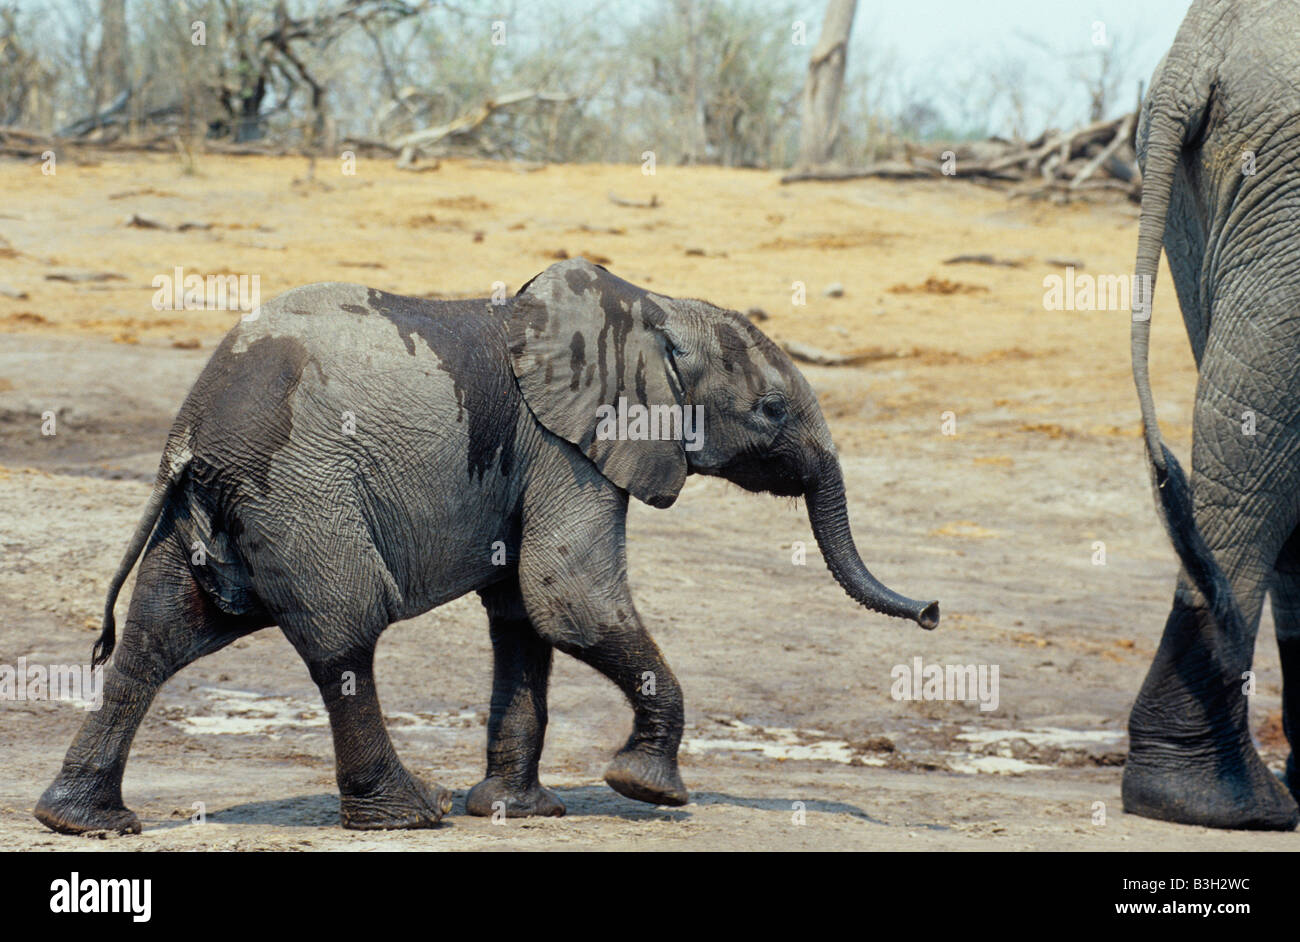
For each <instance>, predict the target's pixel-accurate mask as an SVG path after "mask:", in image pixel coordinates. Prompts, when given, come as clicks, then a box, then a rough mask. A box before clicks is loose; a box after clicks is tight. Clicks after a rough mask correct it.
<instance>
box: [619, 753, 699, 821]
mask: <svg viewBox="0 0 1300 942" xmlns="http://www.w3.org/2000/svg"><path fill="white" fill-rule="evenodd" d="M605 784H607V785H608V786H609V787H610V788H612V789H614V791H616V792H618V793H619V794H620V795H623V796H625V797H627V798H634V799H636V800H637V801H644V802H648V803H649V804H652V805H672V806H674V807H676V806H677V805H684V804H686V802H687V801H689V800H690V795H689V794H688V793H687V791H686V785H685V783H683V782H682V777H681V775H680V774H679V773H678V771H677V760H676V759H674V758H669V757H666V756H655V755H650V754H648V753H645V752H640V751H637V750H635V749H627V750H624V751H623V752H620V753H619V754H618V755H616V756H614V761H613V762H611V763H610V764H609V768H608V769H606V770H605Z"/></svg>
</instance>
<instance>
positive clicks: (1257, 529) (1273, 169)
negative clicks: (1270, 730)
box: [1123, 0, 1300, 829]
mask: <svg viewBox="0 0 1300 942" xmlns="http://www.w3.org/2000/svg"><path fill="white" fill-rule="evenodd" d="M1138 145H1139V148H1138V149H1139V155H1140V156H1141V158H1142V159H1143V161H1144V185H1143V197H1142V220H1141V229H1140V234H1139V240H1138V257H1137V273H1138V275H1139V277H1140V278H1141V277H1146V278H1149V279H1150V281H1151V283H1153V284H1154V280H1155V273H1156V266H1157V263H1158V262H1159V258H1160V249H1161V244H1162V242H1163V245H1164V248H1165V250H1166V251H1167V253H1168V257H1169V267H1170V269H1171V270H1172V272H1173V278H1174V284H1175V287H1176V288H1177V291H1178V301H1179V304H1180V306H1181V307H1182V311H1183V319H1184V322H1185V324H1186V326H1187V334H1188V337H1189V339H1190V340H1191V345H1192V352H1193V354H1194V356H1195V358H1196V363H1197V368H1198V371H1199V376H1200V381H1199V384H1198V386H1197V390H1196V405H1195V412H1194V419H1193V435H1194V439H1193V444H1192V473H1191V480H1190V489H1189V484H1188V481H1187V479H1186V478H1185V477H1184V475H1183V472H1182V469H1181V468H1180V467H1179V466H1178V463H1177V461H1175V460H1174V458H1173V456H1172V455H1171V454H1170V453H1169V451H1168V450H1167V449H1166V448H1165V447H1164V446H1163V445H1162V444H1161V442H1160V432H1159V428H1158V426H1157V424H1156V417H1155V407H1154V404H1153V402H1152V399H1151V389H1150V384H1149V381H1148V379H1147V349H1148V334H1149V328H1150V322H1149V319H1144V318H1142V316H1141V312H1140V311H1139V310H1138V309H1137V308H1136V307H1135V318H1134V323H1133V366H1134V376H1135V379H1136V381H1137V387H1138V393H1139V398H1140V401H1141V404H1142V416H1143V423H1144V426H1145V430H1146V443H1147V452H1148V457H1149V458H1150V459H1151V461H1152V465H1153V476H1154V481H1155V485H1156V495H1157V501H1158V503H1159V504H1160V507H1161V510H1162V513H1163V515H1164V518H1165V522H1166V524H1167V527H1168V529H1169V532H1170V535H1171V537H1172V539H1173V542H1174V546H1175V548H1176V549H1177V551H1178V554H1179V557H1180V559H1181V561H1182V563H1183V568H1182V572H1181V573H1180V575H1179V578H1178V585H1177V590H1176V592H1175V594H1174V601H1173V608H1172V611H1171V612H1170V614H1169V618H1168V621H1167V623H1166V625H1165V630H1164V635H1163V637H1162V639H1161V642H1160V648H1159V650H1158V651H1157V653H1156V657H1155V661H1154V663H1153V664H1152V665H1151V669H1150V671H1149V673H1148V674H1147V678H1146V681H1145V683H1144V684H1143V686H1142V690H1141V692H1140V694H1139V695H1138V698H1137V701H1136V703H1135V704H1134V706H1133V711H1132V714H1131V716H1130V718H1129V737H1130V748H1129V756H1128V761H1127V763H1126V765H1125V767H1124V783H1123V796H1124V808H1125V810H1126V811H1130V812H1133V813H1136V814H1140V815H1145V816H1147V817H1152V818H1160V819H1163V820H1167V821H1177V822H1182V823H1186V824H1199V825H1207V826H1210V827H1222V828H1261V829H1264V828H1267V829H1290V828H1293V827H1295V825H1296V822H1297V809H1296V802H1295V800H1294V796H1295V795H1297V794H1300V791H1298V790H1300V776H1298V775H1297V769H1296V758H1295V750H1296V744H1297V743H1296V737H1297V736H1298V735H1300V529H1298V527H1300V3H1298V2H1296V0H1271V2H1261V0H1237V2H1231V3H1229V2H1222V0H1216V2H1197V3H1195V4H1194V5H1193V6H1192V8H1191V10H1190V12H1189V13H1188V14H1187V18H1186V20H1185V21H1184V23H1183V25H1182V28H1181V29H1180V30H1179V32H1178V36H1177V38H1176V39H1175V41H1174V45H1173V48H1171V49H1170V51H1169V53H1168V54H1167V55H1166V56H1165V58H1164V60H1163V61H1162V62H1161V64H1160V66H1159V68H1158V69H1157V70H1156V73H1155V76H1154V78H1153V79H1152V82H1151V90H1150V93H1149V94H1148V95H1147V99H1146V101H1145V102H1144V103H1143V107H1142V116H1141V121H1140V124H1139V129H1138ZM1246 152H1250V153H1252V154H1253V155H1254V169H1255V172H1254V174H1253V175H1248V174H1247V173H1244V172H1243V170H1244V169H1246V168H1247V164H1246V158H1245V156H1244V155H1245V154H1246ZM1148 311H1149V308H1148ZM1252 421H1253V423H1254V434H1253V435H1251V434H1248V432H1249V431H1250V423H1251V422H1252ZM1266 594H1267V595H1270V596H1271V599H1272V604H1273V616H1274V620H1275V622H1276V625H1277V641H1278V648H1279V652H1280V655H1281V661H1282V675H1283V683H1284V690H1283V724H1284V727H1285V730H1286V735H1287V738H1288V740H1289V741H1290V744H1291V755H1290V757H1289V758H1288V760H1287V781H1288V783H1289V789H1288V787H1284V786H1283V785H1282V784H1281V783H1279V781H1278V780H1277V778H1275V777H1274V776H1273V775H1272V774H1270V773H1269V771H1268V769H1267V768H1266V767H1265V766H1264V764H1263V762H1262V761H1261V760H1260V758H1259V755H1258V753H1257V752H1256V750H1255V747H1254V745H1253V743H1252V741H1251V737H1250V731H1249V728H1248V723H1247V720H1248V715H1247V714H1248V701H1247V696H1246V690H1245V688H1246V681H1245V679H1244V678H1243V674H1244V673H1245V672H1246V671H1249V670H1250V667H1251V663H1252V660H1253V657H1254V648H1255V635H1256V632H1257V630H1258V627H1259V619H1260V613H1261V608H1262V606H1263V601H1264V596H1265V595H1266ZM1288 792H1290V793H1288Z"/></svg>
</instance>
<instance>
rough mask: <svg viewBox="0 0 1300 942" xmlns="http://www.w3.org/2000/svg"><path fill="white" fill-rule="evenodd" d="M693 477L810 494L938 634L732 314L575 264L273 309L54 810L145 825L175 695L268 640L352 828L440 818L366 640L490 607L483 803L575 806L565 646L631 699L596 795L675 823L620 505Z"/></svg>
mask: <svg viewBox="0 0 1300 942" xmlns="http://www.w3.org/2000/svg"><path fill="white" fill-rule="evenodd" d="M692 472H693V473H699V474H707V475H716V476H719V477H723V478H726V479H728V480H730V481H733V482H735V483H736V484H739V485H740V486H742V487H744V488H746V489H748V490H752V491H766V492H769V493H773V494H780V495H788V496H794V495H803V496H804V497H805V498H806V499H807V506H808V517H809V520H810V521H811V523H812V528H813V533H814V535H815V536H816V538H817V541H818V544H819V545H820V547H821V549H822V552H823V555H824V556H825V558H826V562H827V564H828V565H829V567H830V569H831V572H832V573H833V574H834V576H835V578H836V579H837V580H838V581H839V583H840V584H841V585H842V586H843V587H844V589H845V590H846V591H847V592H848V594H849V595H850V596H852V597H853V598H854V599H856V600H858V601H859V602H861V603H862V604H864V605H866V606H867V607H869V608H872V609H874V610H876V611H879V612H883V613H885V614H888V615H895V616H900V617H905V618H910V619H913V620H915V621H917V622H918V623H920V624H921V625H922V626H924V627H926V628H933V627H935V625H936V624H937V623H938V619H939V611H938V604H937V603H934V602H930V603H926V602H916V601H912V600H911V599H907V598H904V597H903V596H901V595H898V594H897V593H895V592H893V591H891V590H890V589H887V588H886V587H885V586H884V585H882V584H881V583H879V582H877V581H876V579H875V578H873V577H872V575H871V573H870V572H868V571H867V568H866V567H865V566H864V565H863V563H862V560H861V558H860V557H859V556H858V552H857V549H856V548H855V547H854V543H853V538H852V536H851V534H850V532H849V522H848V520H849V518H848V510H847V507H846V502H845V493H844V480H843V477H842V475H841V473H840V465H839V461H838V459H837V457H836V454H835V447H834V445H833V444H832V442H831V436H830V432H829V430H828V429H827V427H826V422H825V420H824V419H823V418H822V414H821V410H820V408H819V407H818V404H817V397H816V396H815V395H814V393H813V391H812V389H811V388H810V387H809V386H808V383H807V381H806V380H805V379H804V378H803V376H802V375H801V374H800V373H799V371H798V370H797V369H795V367H794V365H793V364H792V363H791V362H790V359H789V358H788V357H787V356H786V355H785V354H784V353H783V352H782V351H781V350H780V349H779V348H778V347H777V346H776V345H775V344H773V343H772V341H771V340H769V339H768V338H767V337H765V336H764V335H763V334H762V333H761V332H760V331H759V330H758V329H757V328H756V327H754V326H753V325H752V324H750V323H749V322H748V321H747V320H746V319H745V318H744V317H742V316H741V315H739V314H736V313H734V312H732V311H725V310H722V309H720V308H717V307H714V306H713V305H711V304H708V303H706V302H703V301H690V300H680V299H675V298H668V297H664V296H661V295H657V294H652V293H650V292H648V291H645V290H644V289H641V288H638V287H636V286H634V285H631V284H628V283H627V282H625V281H622V280H621V279H619V278H616V277H615V276H613V275H611V274H610V273H609V272H608V271H606V270H605V269H603V268H600V267H598V266H595V265H592V264H590V263H589V262H586V261H584V260H582V259H574V260H570V261H565V262H561V263H559V264H557V265H553V266H551V267H550V268H548V269H547V270H546V271H545V272H543V273H542V274H540V275H539V276H537V277H536V278H534V279H533V280H532V281H530V282H529V283H528V284H527V285H525V286H524V288H523V289H521V291H520V292H519V294H517V295H516V296H515V297H513V298H511V299H508V300H503V301H502V303H500V304H495V303H493V302H492V301H489V300H487V299H481V300H471V301H448V302H442V301H425V300H421V299H418V298H405V297H398V296H396V295H391V294H386V293H384V292H382V291H376V290H373V289H367V288H364V287H362V286H360V285H345V284H323V285H309V286H307V287H305V288H298V289H295V290H293V291H290V292H289V293H287V294H284V295H281V296H280V297H278V298H276V299H275V300H273V301H271V302H268V303H267V304H266V305H264V306H262V307H261V308H260V309H259V311H258V313H257V315H256V316H255V317H250V318H248V319H246V320H245V322H243V323H241V324H240V325H239V326H237V327H236V328H235V329H234V330H232V331H231V332H230V334H229V335H227V337H226V339H225V340H224V341H223V343H222V344H221V346H220V348H219V349H218V350H217V352H216V353H215V354H214V355H213V357H212V360H211V361H210V362H209V363H208V365H207V367H206V368H205V369H204V370H203V373H202V374H201V375H200V376H199V379H198V381H197V382H196V383H195V386H194V389H193V390H192V391H191V393H190V395H189V397H188V398H187V399H186V401H185V404H184V405H183V406H182V407H181V411H180V414H179V416H178V417H177V420H176V424H175V426H174V427H173V430H172V433H171V435H170V436H169V438H168V441H167V445H166V447H165V449H164V452H163V459H162V464H161V467H160V469H159V474H158V480H157V484H156V485H155V487H154V491H153V496H152V497H151V498H150V501H149V504H148V506H147V508H146V510H145V514H144V517H143V519H142V520H141V522H140V525H139V527H138V528H137V530H136V532H135V536H134V537H133V539H132V541H131V543H130V545H129V547H128V550H127V553H126V557H125V559H124V560H123V561H122V565H121V566H120V567H119V569H118V572H117V575H116V576H115V577H114V579H113V582H112V586H111V588H110V590H109V597H108V605H107V610H106V612H105V620H104V630H103V633H102V635H101V638H100V644H99V645H98V646H97V652H96V661H97V662H98V661H101V660H103V659H104V658H106V657H108V656H109V654H111V653H112V652H113V648H114V639H115V629H114V624H113V605H114V602H115V600H116V598H117V593H118V590H119V589H120V588H121V586H122V584H123V581H124V580H125V578H126V576H127V573H129V572H130V570H131V568H132V566H133V565H134V563H135V560H136V558H137V557H138V556H139V554H140V553H141V551H142V550H143V551H144V559H143V561H142V562H141V564H140V573H139V577H138V579H137V582H136V588H135V593H134V595H133V597H132V600H131V608H130V612H129V614H128V616H127V623H126V628H125V631H124V633H123V636H122V643H121V645H119V646H117V651H116V656H115V657H114V659H113V664H112V665H111V667H110V668H109V670H108V671H107V674H106V677H105V685H104V694H103V698H104V703H103V708H102V709H101V710H100V711H99V712H96V713H92V714H90V715H89V716H88V718H87V719H86V721H85V723H84V725H83V726H82V728H81V731H80V732H79V733H78V734H77V737H76V739H75V741H74V742H73V744H72V746H71V748H70V749H69V750H68V754H67V758H66V759H65V761H64V764H63V768H62V770H61V771H60V772H59V774H58V777H57V778H56V779H55V781H54V783H53V784H52V785H51V786H50V787H49V788H48V789H47V790H46V792H45V794H44V795H43V796H42V797H41V799H40V801H39V803H38V804H37V807H36V816H37V818H39V819H40V820H41V821H42V822H44V823H45V824H46V825H48V826H49V827H51V828H53V829H55V830H58V831H66V832H73V833H76V832H84V831H88V830H110V829H111V830H117V831H123V832H127V831H139V829H140V822H139V820H138V818H137V817H136V815H135V814H134V813H132V812H131V811H130V810H128V809H127V808H126V806H125V805H124V804H123V802H122V791H121V786H122V773H123V770H124V768H125V766H126V759H127V753H128V751H129V749H130V746H131V739H132V737H133V736H134V734H135V731H136V728H137V727H138V726H139V724H140V721H141V719H142V718H143V717H144V715H145V712H146V711H147V710H148V708H149V704H150V701H151V700H152V698H153V696H154V694H155V692H156V691H157V690H158V687H159V686H160V685H161V684H162V683H163V682H164V681H166V680H167V678H169V677H170V676H171V675H172V674H174V673H175V672H176V671H178V670H180V669H181V668H182V667H184V666H185V665H186V664H188V663H190V662H191V661H193V660H195V659H196V658H198V657H201V656H202V655H204V654H208V653H210V652H212V651H216V650H218V649H219V648H221V647H223V646H225V645H227V644H229V643H230V642H231V641H233V640H235V639H236V638H239V637H240V636H242V635H245V634H248V633H249V632H251V631H255V630H257V629H259V628H262V627H266V626H268V625H272V624H275V625H279V627H280V628H281V630H282V631H283V632H284V633H285V635H286V636H287V637H288V639H289V641H290V642H291V643H292V644H293V645H294V647H295V648H296V649H297V650H298V652H299V654H300V655H301V656H302V658H303V660H304V661H306V663H307V666H308V668H309V670H310V671H311V676H312V679H313V680H314V681H315V682H316V684H317V685H318V687H319V688H320V691H321V695H322V697H323V698H324V701H325V705H326V707H327V708H328V711H329V717H330V725H331V727H332V730H333V734H334V752H335V764H336V769H337V777H338V784H339V791H340V793H341V796H342V801H341V814H342V822H343V824H344V826H346V827H353V828H405V827H428V826H431V825H433V824H435V823H437V821H438V820H439V818H440V817H441V816H442V815H443V814H444V813H445V812H446V811H447V810H448V809H449V807H450V795H449V794H448V793H447V792H446V791H445V790H443V789H441V788H438V787H436V786H434V787H429V786H426V785H425V784H423V783H422V782H420V781H418V780H417V779H416V778H415V777H414V776H412V775H411V774H410V773H409V772H408V771H407V770H406V769H405V768H404V767H403V765H402V763H401V762H400V761H399V760H398V758H397V755H396V753H395V752H394V751H393V745H392V742H391V741H390V739H389V736H388V732H387V730H386V729H385V728H384V722H383V716H382V713H381V712H380V709H379V701H378V698H377V697H376V693H375V683H374V676H373V659H374V651H375V642H376V641H377V640H378V638H379V635H380V633H381V632H382V631H383V630H384V629H385V628H386V627H388V625H389V623H391V622H394V621H398V620H401V619H405V618H411V617H413V616H415V615H418V614H420V613H421V612H425V611H428V610H429V609H431V608H433V607H435V606H437V605H441V604H443V603H444V602H448V601H450V600H452V599H454V598H457V597H459V596H461V595H464V594H466V593H468V592H472V591H477V592H478V593H479V595H480V596H481V598H482V600H483V603H484V606H485V608H486V609H487V613H488V618H489V625H490V630H491V636H492V647H493V656H494V676H493V689H492V707H491V713H490V717H489V721H488V730H487V734H488V755H487V775H486V777H485V778H484V779H483V781H482V782H480V783H479V784H478V785H476V786H475V787H474V788H473V789H472V790H471V791H470V793H469V795H468V798H467V800H466V805H467V808H468V810H469V811H470V812H471V813H473V814H479V815H487V814H492V813H493V812H494V811H495V810H502V811H504V812H505V813H506V814H507V815H510V816H523V815H556V814H562V813H563V812H564V806H563V804H561V803H560V800H559V799H558V798H557V797H556V796H555V794H554V793H552V792H551V791H549V790H547V789H545V788H543V787H542V785H541V783H540V781H539V779H538V760H539V758H540V756H541V752H542V739H543V735H544V733H545V729H546V720H547V710H546V692H547V681H548V678H549V676H550V669H551V651H552V648H558V649H560V650H561V651H564V652H566V653H568V654H571V655H573V656H574V657H576V658H578V659H580V660H582V661H584V662H586V663H587V664H589V665H591V666H592V667H594V668H595V669H596V670H598V671H600V672H601V673H603V674H604V675H605V676H606V677H608V678H609V679H610V680H611V681H613V682H614V683H615V684H617V685H618V687H619V688H620V689H621V690H622V691H623V692H624V694H626V695H627V697H628V699H629V701H631V704H632V708H633V713H634V723H633V730H632V734H631V736H630V737H629V739H628V741H627V744H626V745H625V746H624V747H623V748H622V750H620V751H619V753H618V754H617V755H616V756H615V758H614V761H613V763H612V764H611V766H610V768H609V770H608V771H607V772H606V775H605V778H606V781H607V782H608V783H609V784H610V785H611V786H612V787H613V788H614V789H616V790H617V791H619V792H620V793H622V794H624V795H627V796H629V797H631V798H636V799H639V800H641V801H647V802H652V803H656V804H666V805H679V804H683V803H684V802H685V801H686V800H687V793H686V788H685V786H684V785H683V783H682V780H681V776H680V775H679V773H678V769H677V749H678V745H679V743H680V741H681V736H682V726H683V713H682V692H681V689H680V687H679V686H678V684H677V681H676V680H675V679H674V677H673V673H672V671H671V670H670V669H669V667H668V665H667V664H666V663H665V662H664V659H663V656H662V655H661V654H660V653H659V649H658V647H656V645H655V643H654V641H653V640H651V638H650V636H649V634H647V633H646V630H645V628H644V627H643V626H642V624H641V619H640V618H639V617H638V615H637V611H636V607H635V606H634V605H633V603H632V594H631V591H630V590H629V588H628V583H627V557H626V550H625V546H624V523H625V517H626V515H627V506H628V495H629V494H631V495H633V496H635V497H637V498H639V499H641V500H643V501H645V502H647V503H649V504H651V505H653V506H655V507H665V506H668V505H669V504H672V503H673V501H674V500H675V499H676V498H677V494H678V491H679V490H680V489H681V487H682V485H683V483H684V482H685V480H686V476H687V474H688V473H692ZM195 547H202V548H203V550H204V551H203V553H202V554H199V555H197V556H196V553H195Z"/></svg>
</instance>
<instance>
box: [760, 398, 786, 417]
mask: <svg viewBox="0 0 1300 942" xmlns="http://www.w3.org/2000/svg"><path fill="white" fill-rule="evenodd" d="M760 408H761V409H762V410H763V415H765V416H767V417H768V418H769V419H771V420H772V421H773V422H781V421H783V420H784V419H785V415H786V407H785V400H784V399H780V398H774V399H764V400H763V402H762V405H761V406H760Z"/></svg>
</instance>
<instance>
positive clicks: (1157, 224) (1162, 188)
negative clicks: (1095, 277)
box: [1130, 108, 1245, 638]
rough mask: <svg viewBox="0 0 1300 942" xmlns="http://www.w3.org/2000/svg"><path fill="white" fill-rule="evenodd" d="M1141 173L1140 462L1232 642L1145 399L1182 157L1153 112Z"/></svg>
mask: <svg viewBox="0 0 1300 942" xmlns="http://www.w3.org/2000/svg"><path fill="white" fill-rule="evenodd" d="M1149 116H1150V122H1151V124H1150V134H1149V137H1148V146H1147V159H1146V167H1145V173H1144V174H1143V178H1142V217H1141V222H1140V223H1139V227H1138V252H1137V264H1136V266H1135V272H1136V274H1135V277H1134V279H1133V290H1132V294H1133V298H1132V300H1133V319H1132V327H1131V333H1130V341H1131V347H1132V355H1133V382H1134V384H1135V385H1136V386H1137V393H1138V402H1139V403H1140V405H1141V408H1142V431H1143V435H1144V439H1145V441H1146V452H1147V460H1148V462H1149V463H1150V467H1151V478H1152V486H1153V488H1154V490H1155V495H1156V506H1157V507H1158V508H1159V509H1160V516H1161V520H1162V522H1163V523H1164V525H1165V529H1166V530H1167V531H1168V533H1169V539H1170V542H1172V543H1173V546H1174V551H1175V552H1176V553H1177V554H1178V559H1179V561H1180V562H1181V563H1182V564H1183V568H1184V569H1186V571H1187V574H1188V576H1189V577H1190V578H1191V580H1192V582H1193V583H1194V584H1195V585H1196V588H1197V589H1199V590H1200V592H1201V594H1202V595H1203V596H1204V597H1205V600H1206V602H1207V604H1208V605H1209V607H1210V610H1211V612H1212V614H1213V616H1214V620H1215V623H1216V624H1217V625H1218V626H1219V628H1220V630H1222V631H1223V632H1224V633H1225V635H1226V637H1229V638H1240V637H1242V635H1243V634H1244V632H1245V627H1244V622H1243V620H1242V617H1241V612H1240V609H1239V608H1238V607H1237V602H1236V599H1235V598H1234V596H1233V592H1232V586H1231V584H1230V583H1229V582H1228V579H1227V577H1226V576H1225V575H1224V574H1223V570H1222V569H1220V568H1219V564H1218V563H1217V562H1216V561H1215V559H1214V553H1213V552H1212V551H1211V550H1210V548H1209V546H1208V545H1206V542H1205V539H1204V537H1203V536H1202V535H1201V532H1200V530H1198V529H1197V526H1196V519H1195V517H1194V516H1193V512H1192V489H1191V485H1190V484H1189V483H1188V480H1187V475H1186V474H1185V473H1184V472H1183V469H1182V466H1181V465H1179V463H1178V459H1176V458H1175V457H1174V456H1173V453H1172V452H1170V450H1169V449H1168V448H1167V447H1165V444H1164V442H1162V441H1161V440H1160V425H1159V424H1158V422H1157V421H1156V406H1155V400H1154V398H1153V397H1152V395H1151V377H1150V373H1149V372H1148V368H1147V360H1148V354H1149V350H1150V339H1151V311H1152V299H1153V298H1154V296H1155V284H1156V272H1157V271H1158V269H1159V266H1160V252H1161V249H1162V247H1163V245H1164V238H1165V220H1166V218H1167V217H1168V215H1169V202H1170V196H1171V194H1172V192H1173V182H1174V174H1175V172H1176V171H1177V168H1178V161H1179V160H1180V159H1181V155H1182V135H1181V133H1180V128H1179V125H1178V124H1177V122H1175V121H1171V120H1168V119H1167V116H1165V115H1162V114H1161V113H1160V111H1159V110H1158V109H1156V108H1152V109H1151V111H1150V115H1149Z"/></svg>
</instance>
